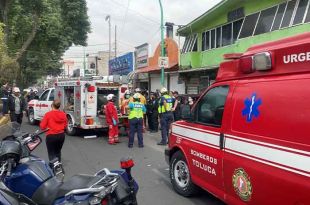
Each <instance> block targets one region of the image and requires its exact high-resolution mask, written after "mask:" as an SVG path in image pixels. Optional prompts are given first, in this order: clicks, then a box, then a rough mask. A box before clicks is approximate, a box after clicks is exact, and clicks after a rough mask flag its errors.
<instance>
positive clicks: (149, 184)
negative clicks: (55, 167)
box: [22, 120, 224, 205]
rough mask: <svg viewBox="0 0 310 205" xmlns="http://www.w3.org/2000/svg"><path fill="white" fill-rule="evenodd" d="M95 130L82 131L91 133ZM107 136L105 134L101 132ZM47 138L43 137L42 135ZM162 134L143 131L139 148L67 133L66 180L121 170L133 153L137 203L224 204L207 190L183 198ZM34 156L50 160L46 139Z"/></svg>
mask: <svg viewBox="0 0 310 205" xmlns="http://www.w3.org/2000/svg"><path fill="white" fill-rule="evenodd" d="M22 129H23V131H26V132H34V131H35V130H37V129H38V127H37V126H31V125H29V124H28V123H27V122H26V120H25V123H23V126H22ZM91 134H94V133H90V132H88V133H83V134H82V135H91ZM101 134H102V135H106V133H101ZM43 138H44V137H43ZM159 139H160V135H159V134H148V133H146V134H144V145H145V147H144V148H138V145H137V140H136V139H135V145H134V147H133V148H132V149H129V148H128V147H127V140H128V138H127V137H121V139H120V140H121V143H120V144H117V145H109V144H108V143H107V137H106V136H103V137H98V138H93V139H84V138H83V136H75V137H71V136H67V137H66V141H65V144H64V147H63V150H62V158H63V164H64V168H65V172H66V177H65V179H68V178H69V177H71V176H73V175H74V174H77V173H83V174H94V173H95V172H96V171H98V170H100V169H102V168H104V167H107V168H109V169H118V168H119V161H120V159H121V158H122V157H123V156H132V157H133V158H134V160H135V167H134V168H133V171H132V173H133V176H134V177H135V179H136V180H137V182H138V183H139V186H140V189H139V192H138V196H137V197H138V203H139V204H141V205H176V204H177V205H206V204H208V205H222V204H224V203H223V202H221V201H219V200H218V199H216V198H214V197H213V196H212V195H210V194H208V193H207V192H203V191H202V193H201V194H199V195H198V196H196V197H192V198H184V197H182V196H180V195H178V194H177V193H176V192H175V191H174V190H173V188H172V186H171V183H170V180H169V166H168V165H167V164H166V162H165V159H164V147H163V146H158V145H156V143H157V141H159ZM33 154H35V155H37V156H39V157H42V158H44V159H46V160H47V159H48V157H47V151H46V147H45V142H44V143H42V144H41V145H40V146H39V147H38V148H37V149H36V150H35V151H34V153H33Z"/></svg>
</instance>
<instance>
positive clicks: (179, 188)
mask: <svg viewBox="0 0 310 205" xmlns="http://www.w3.org/2000/svg"><path fill="white" fill-rule="evenodd" d="M170 180H171V183H172V186H173V188H174V189H175V191H176V192H177V193H179V194H180V195H182V196H185V197H189V196H192V195H194V194H196V193H197V191H198V187H197V186H196V185H195V184H194V183H193V182H192V179H191V175H190V172H189V168H188V165H187V162H186V160H185V157H184V155H183V154H182V152H180V151H178V152H176V153H174V154H173V155H172V157H171V160H170Z"/></svg>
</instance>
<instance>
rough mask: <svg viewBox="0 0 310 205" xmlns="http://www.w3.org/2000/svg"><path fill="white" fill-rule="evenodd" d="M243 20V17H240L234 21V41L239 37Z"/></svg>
mask: <svg viewBox="0 0 310 205" xmlns="http://www.w3.org/2000/svg"><path fill="white" fill-rule="evenodd" d="M242 22H243V19H240V20H238V21H235V22H234V23H233V43H234V42H235V41H236V40H237V39H238V35H239V33H240V29H241V26H242Z"/></svg>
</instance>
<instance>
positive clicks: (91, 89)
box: [87, 85, 96, 93]
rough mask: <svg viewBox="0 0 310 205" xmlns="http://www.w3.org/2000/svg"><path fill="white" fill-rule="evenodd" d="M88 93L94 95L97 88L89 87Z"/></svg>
mask: <svg viewBox="0 0 310 205" xmlns="http://www.w3.org/2000/svg"><path fill="white" fill-rule="evenodd" d="M87 91H88V92H91V93H93V92H95V91H96V87H95V86H93V85H91V86H89V87H88V88H87Z"/></svg>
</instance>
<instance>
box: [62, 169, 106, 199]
mask: <svg viewBox="0 0 310 205" xmlns="http://www.w3.org/2000/svg"><path fill="white" fill-rule="evenodd" d="M100 179H101V177H98V176H93V175H82V174H81V175H74V176H73V177H71V178H70V179H69V180H67V181H65V182H64V183H63V184H62V185H61V186H60V187H59V189H58V193H57V198H59V197H62V196H64V195H66V194H67V193H69V192H70V191H72V190H74V189H86V188H89V187H91V186H92V185H93V184H94V183H96V182H97V181H99V180H100Z"/></svg>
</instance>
